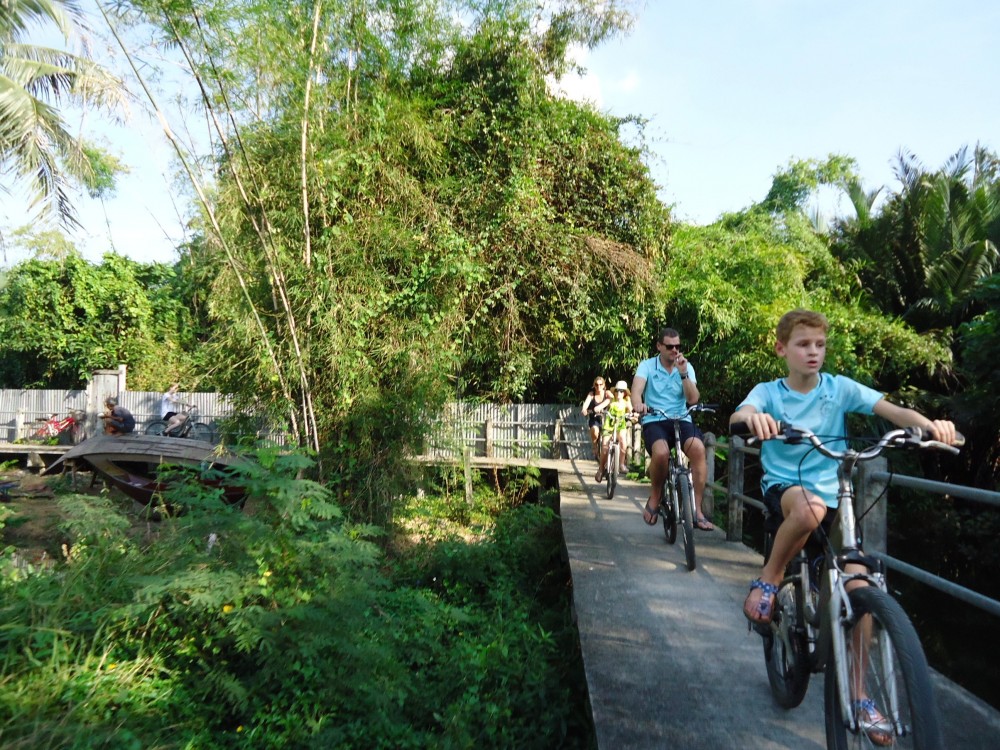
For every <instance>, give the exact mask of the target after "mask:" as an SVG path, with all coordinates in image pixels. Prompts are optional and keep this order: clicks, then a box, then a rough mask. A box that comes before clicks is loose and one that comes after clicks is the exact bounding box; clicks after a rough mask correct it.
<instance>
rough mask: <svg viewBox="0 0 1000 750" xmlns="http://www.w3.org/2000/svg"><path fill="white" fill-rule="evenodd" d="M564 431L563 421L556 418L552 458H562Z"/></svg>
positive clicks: (553, 430) (553, 429)
mask: <svg viewBox="0 0 1000 750" xmlns="http://www.w3.org/2000/svg"><path fill="white" fill-rule="evenodd" d="M562 431H563V421H562V420H561V419H559V418H558V417H557V418H556V423H555V426H554V427H553V428H552V458H555V459H560V458H562Z"/></svg>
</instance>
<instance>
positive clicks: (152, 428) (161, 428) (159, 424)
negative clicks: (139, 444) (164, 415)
mask: <svg viewBox="0 0 1000 750" xmlns="http://www.w3.org/2000/svg"><path fill="white" fill-rule="evenodd" d="M166 429H167V423H166V422H165V421H164V420H162V419H158V420H156V421H155V422H150V423H149V424H148V425H146V429H145V430H143V432H144V433H145V434H147V435H162V434H163V433H164V432H165V431H166Z"/></svg>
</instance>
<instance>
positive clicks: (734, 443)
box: [726, 435, 746, 542]
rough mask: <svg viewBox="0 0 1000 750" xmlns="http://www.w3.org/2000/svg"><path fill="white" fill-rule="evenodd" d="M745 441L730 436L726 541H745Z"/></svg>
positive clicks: (735, 436)
mask: <svg viewBox="0 0 1000 750" xmlns="http://www.w3.org/2000/svg"><path fill="white" fill-rule="evenodd" d="M744 445H745V441H744V440H743V438H741V437H739V436H737V435H733V436H732V437H730V438H729V524H728V526H727V528H726V541H729V542H741V541H743V501H742V500H740V499H739V496H740V495H742V494H743V462H744V459H745V458H746V454H745V453H744V452H743V446H744Z"/></svg>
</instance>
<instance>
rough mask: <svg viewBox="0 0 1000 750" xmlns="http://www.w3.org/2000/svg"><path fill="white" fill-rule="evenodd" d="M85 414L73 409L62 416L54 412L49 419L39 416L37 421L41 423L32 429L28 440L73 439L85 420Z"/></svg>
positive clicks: (58, 440)
mask: <svg viewBox="0 0 1000 750" xmlns="http://www.w3.org/2000/svg"><path fill="white" fill-rule="evenodd" d="M83 414H84V413H83V412H82V411H77V410H72V411H70V413H69V414H67V415H66V416H65V417H62V418H60V417H59V415H58V414H52V415H51V416H50V417H49V418H48V419H46V418H45V417H39V418H38V419H36V420H35V422H36V423H37V422H40V423H41V424H39V425H37V426H36V427H35V428H34V429H33V430H32V431H31V433H30V434H29V435H28V440H32V441H39V442H49V441H56V442H60V441H63V440H66V439H67V438H68V439H69V440H70V441H72V438H73V437H74V435H75V434H76V431H77V430H78V429H79V425H80V423H81V422H82V421H83Z"/></svg>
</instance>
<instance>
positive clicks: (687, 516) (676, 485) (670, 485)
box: [646, 404, 717, 570]
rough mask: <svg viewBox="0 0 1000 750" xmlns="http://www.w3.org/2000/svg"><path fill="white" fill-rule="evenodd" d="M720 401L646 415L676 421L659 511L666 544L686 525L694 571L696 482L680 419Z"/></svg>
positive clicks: (685, 539)
mask: <svg viewBox="0 0 1000 750" xmlns="http://www.w3.org/2000/svg"><path fill="white" fill-rule="evenodd" d="M716 408H717V404H693V405H691V406H689V407H688V408H687V411H685V412H684V413H683V414H674V415H671V414H667V413H666V412H665V411H662V410H660V409H650V410H649V411H648V412H646V413H647V414H653V415H656V416H659V417H666V418H667V419H669V420H670V421H671V422H672V423H673V425H672V426H673V428H674V447H673V448H671V450H670V472H669V473H668V474H667V478H666V479H665V480H664V482H663V494H662V495H661V498H662V499H661V500H660V507H659V509H658V510H659V514H660V517H661V518H663V534H664V536H665V537H666V538H667V544H673V543H674V542H676V541H677V527H678V526H681V527H682V528H683V535H682V540H683V543H684V557H685V560H686V562H687V569H688V570H694V569H695V566H696V564H697V560H696V558H695V552H694V524H695V520H696V519H697V515H696V513H695V509H694V483H693V482H692V481H691V464H690V462H689V461H688V457H687V454H686V453H684V451H683V450H682V447H681V446H682V443H681V426H680V423H681V420H683V419H684V418H685V417H687V416H689V415H691V414H694V413H695V412H702V411H703V412H708V413H712V412H714V411H715V410H716Z"/></svg>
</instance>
